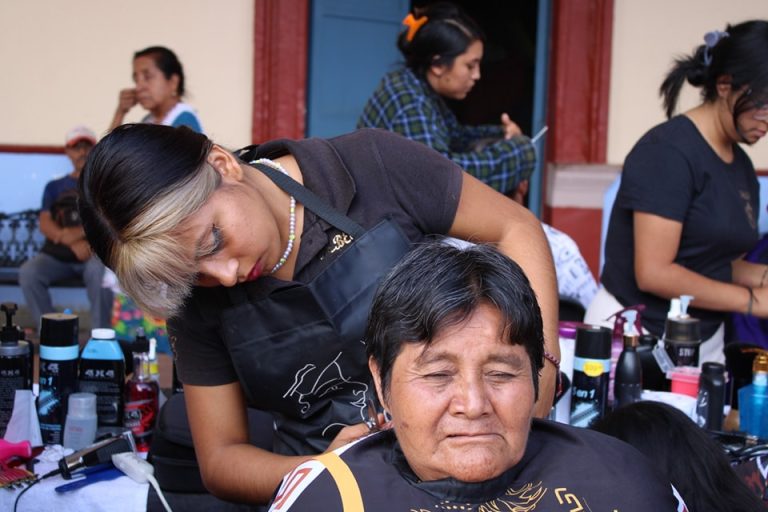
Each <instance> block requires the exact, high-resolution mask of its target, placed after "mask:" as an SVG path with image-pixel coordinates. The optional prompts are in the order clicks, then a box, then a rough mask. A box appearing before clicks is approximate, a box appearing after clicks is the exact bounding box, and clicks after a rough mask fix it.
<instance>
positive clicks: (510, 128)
mask: <svg viewBox="0 0 768 512" xmlns="http://www.w3.org/2000/svg"><path fill="white" fill-rule="evenodd" d="M501 129H502V130H504V138H505V139H511V138H512V137H514V136H516V135H521V134H522V133H523V130H521V129H520V127H519V126H517V124H516V123H515V122H514V121H512V119H510V118H509V114H507V113H506V112H504V113H503V114H501Z"/></svg>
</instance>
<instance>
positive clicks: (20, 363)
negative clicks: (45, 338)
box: [0, 302, 32, 438]
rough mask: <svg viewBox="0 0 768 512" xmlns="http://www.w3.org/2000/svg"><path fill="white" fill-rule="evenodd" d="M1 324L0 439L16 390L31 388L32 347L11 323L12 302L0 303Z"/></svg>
mask: <svg viewBox="0 0 768 512" xmlns="http://www.w3.org/2000/svg"><path fill="white" fill-rule="evenodd" d="M0 308H1V309H2V312H3V313H5V325H4V326H3V328H2V331H0V438H2V437H3V436H4V435H5V429H6V427H7V426H8V421H10V419H11V414H12V413H13V401H14V399H15V398H16V390H17V389H32V350H31V346H30V344H29V343H27V342H26V341H24V332H23V331H22V330H21V329H20V328H19V326H17V325H14V324H13V315H15V314H16V311H17V310H18V306H17V305H16V304H14V303H12V302H4V303H3V304H2V305H0Z"/></svg>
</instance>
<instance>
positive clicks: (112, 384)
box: [80, 329, 125, 427]
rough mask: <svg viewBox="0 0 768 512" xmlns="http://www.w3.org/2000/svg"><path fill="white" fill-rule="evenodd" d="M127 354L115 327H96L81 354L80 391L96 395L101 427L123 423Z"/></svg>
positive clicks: (118, 425) (97, 412) (116, 425)
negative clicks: (118, 339)
mask: <svg viewBox="0 0 768 512" xmlns="http://www.w3.org/2000/svg"><path fill="white" fill-rule="evenodd" d="M124 387H125V356H124V355H123V349H122V348H120V343H118V341H117V339H115V331H114V330H112V329H93V330H92V331H91V339H90V340H88V343H87V344H86V345H85V348H84V349H83V353H82V354H81V355H80V391H81V392H85V393H93V394H95V395H96V414H97V415H98V418H99V426H100V427H102V426H106V427H111V426H115V427H120V426H122V424H123V407H124V397H123V392H124Z"/></svg>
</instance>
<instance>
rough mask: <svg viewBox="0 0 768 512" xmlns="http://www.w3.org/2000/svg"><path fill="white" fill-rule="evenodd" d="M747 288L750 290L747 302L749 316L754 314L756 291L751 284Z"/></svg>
mask: <svg viewBox="0 0 768 512" xmlns="http://www.w3.org/2000/svg"><path fill="white" fill-rule="evenodd" d="M745 288H746V289H747V291H748V292H749V302H747V316H752V303H753V302H754V301H755V292H754V291H752V288H751V287H749V286H745Z"/></svg>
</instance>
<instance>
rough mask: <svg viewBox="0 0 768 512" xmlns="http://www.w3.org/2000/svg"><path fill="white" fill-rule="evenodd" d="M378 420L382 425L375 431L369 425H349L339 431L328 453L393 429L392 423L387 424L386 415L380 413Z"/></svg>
mask: <svg viewBox="0 0 768 512" xmlns="http://www.w3.org/2000/svg"><path fill="white" fill-rule="evenodd" d="M378 420H379V421H378V424H379V425H380V427H378V428H375V429H371V428H369V427H368V424H367V423H357V424H355V425H347V426H346V427H344V428H342V429H341V430H339V433H338V434H336V437H335V438H334V439H333V442H331V444H330V445H329V446H328V449H327V450H326V452H331V451H333V450H335V449H336V448H339V447H341V446H344V445H345V444H349V443H351V442H353V441H357V440H358V439H360V438H361V437H365V436H367V435H368V434H370V433H371V432H375V431H377V430H387V429H389V428H391V427H392V424H391V422H386V419H385V418H384V414H382V413H379V418H378ZM385 422H386V423H385Z"/></svg>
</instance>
